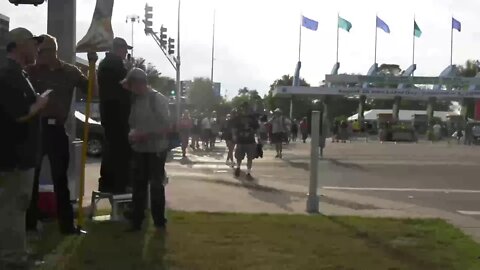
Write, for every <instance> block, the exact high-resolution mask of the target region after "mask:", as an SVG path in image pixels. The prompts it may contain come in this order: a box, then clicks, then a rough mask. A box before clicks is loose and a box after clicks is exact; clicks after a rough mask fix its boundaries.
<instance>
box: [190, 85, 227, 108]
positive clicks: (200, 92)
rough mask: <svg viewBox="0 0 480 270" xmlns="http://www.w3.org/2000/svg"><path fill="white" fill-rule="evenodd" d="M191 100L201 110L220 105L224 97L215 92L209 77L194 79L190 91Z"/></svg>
mask: <svg viewBox="0 0 480 270" xmlns="http://www.w3.org/2000/svg"><path fill="white" fill-rule="evenodd" d="M188 100H189V102H190V103H191V104H192V105H193V107H195V108H196V109H197V110H199V111H204V112H206V111H211V110H212V109H213V108H214V107H215V106H216V105H218V104H219V103H220V102H221V101H222V98H221V97H218V96H216V95H215V93H214V92H213V84H212V82H211V81H210V79H208V78H195V79H193V82H192V86H191V89H190V91H189V93H188Z"/></svg>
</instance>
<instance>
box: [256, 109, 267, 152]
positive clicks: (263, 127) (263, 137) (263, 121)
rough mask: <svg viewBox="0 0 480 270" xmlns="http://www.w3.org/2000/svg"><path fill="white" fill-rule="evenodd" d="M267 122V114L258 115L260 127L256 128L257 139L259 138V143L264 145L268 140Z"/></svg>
mask: <svg viewBox="0 0 480 270" xmlns="http://www.w3.org/2000/svg"><path fill="white" fill-rule="evenodd" d="M267 122H268V119H267V116H266V115H262V117H260V123H259V125H260V127H259V128H258V134H259V137H260V138H259V139H260V143H261V144H262V145H265V144H266V143H267V141H268V126H267Z"/></svg>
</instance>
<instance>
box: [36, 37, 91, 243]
mask: <svg viewBox="0 0 480 270" xmlns="http://www.w3.org/2000/svg"><path fill="white" fill-rule="evenodd" d="M41 37H42V38H43V41H42V42H41V43H40V45H39V48H38V59H37V63H36V64H35V65H32V66H29V67H28V68H27V72H28V74H29V76H30V81H31V82H32V84H33V86H34V87H35V89H36V90H37V92H39V93H40V94H42V93H45V92H46V91H47V90H53V91H51V93H50V94H49V95H48V97H49V101H48V103H47V106H46V107H45V108H44V110H43V111H42V113H41V116H42V120H41V122H42V152H41V155H42V157H43V156H47V157H48V159H49V160H50V168H51V173H52V180H53V186H54V190H55V195H56V202H57V213H58V220H59V226H60V232H62V233H64V234H75V233H79V232H81V231H80V230H78V229H77V228H76V227H75V225H74V214H73V207H72V204H71V203H70V190H69V189H68V178H67V171H68V165H69V157H70V153H69V139H68V135H67V132H66V131H65V122H66V121H67V119H68V115H69V113H70V107H71V105H72V97H73V93H74V90H75V88H78V89H79V90H82V91H84V92H87V89H88V78H87V77H86V76H85V75H83V74H82V72H81V71H80V70H79V69H78V68H77V67H75V66H74V65H71V64H68V63H66V62H64V61H62V60H60V59H58V56H57V50H58V45H57V40H56V39H55V38H54V37H52V36H50V35H42V36H41ZM92 56H93V57H94V56H96V54H90V55H89V58H91V57H92ZM73 135H74V136H75V134H73ZM40 169H41V164H38V165H37V168H36V170H35V181H34V186H33V193H32V200H31V204H30V207H29V209H28V211H27V230H30V231H36V230H37V220H38V188H39V177H40Z"/></svg>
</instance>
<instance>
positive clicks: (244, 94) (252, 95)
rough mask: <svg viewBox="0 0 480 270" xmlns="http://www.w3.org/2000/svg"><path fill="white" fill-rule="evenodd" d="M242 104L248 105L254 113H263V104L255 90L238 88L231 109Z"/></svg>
mask: <svg viewBox="0 0 480 270" xmlns="http://www.w3.org/2000/svg"><path fill="white" fill-rule="evenodd" d="M243 103H248V104H249V105H250V106H251V107H252V109H253V110H254V111H255V112H258V113H262V112H263V111H264V108H265V106H264V103H263V99H262V97H260V95H259V94H258V91H257V90H250V89H248V88H247V87H243V88H240V89H239V90H238V95H237V96H236V97H234V98H233V99H232V101H231V104H232V107H233V108H237V107H239V106H240V105H241V104H243Z"/></svg>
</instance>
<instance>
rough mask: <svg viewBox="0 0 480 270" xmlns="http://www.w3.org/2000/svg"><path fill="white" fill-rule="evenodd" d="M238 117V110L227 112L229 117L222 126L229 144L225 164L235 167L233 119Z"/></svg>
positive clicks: (223, 134)
mask: <svg viewBox="0 0 480 270" xmlns="http://www.w3.org/2000/svg"><path fill="white" fill-rule="evenodd" d="M235 118H236V111H235V110H232V113H231V114H227V118H226V119H225V122H224V124H223V127H222V137H223V139H224V140H225V143H226V145H227V160H226V161H225V164H227V165H228V166H231V167H233V166H234V165H235V161H234V160H233V150H234V149H235V142H234V141H233V134H232V130H233V119H235Z"/></svg>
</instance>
